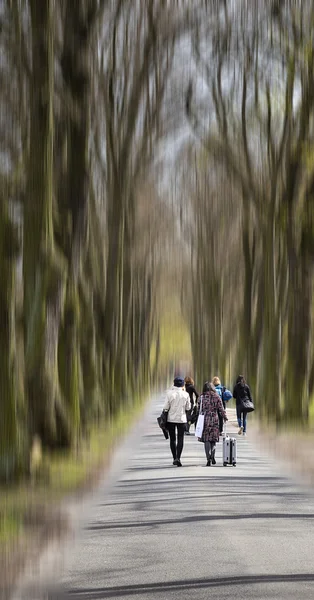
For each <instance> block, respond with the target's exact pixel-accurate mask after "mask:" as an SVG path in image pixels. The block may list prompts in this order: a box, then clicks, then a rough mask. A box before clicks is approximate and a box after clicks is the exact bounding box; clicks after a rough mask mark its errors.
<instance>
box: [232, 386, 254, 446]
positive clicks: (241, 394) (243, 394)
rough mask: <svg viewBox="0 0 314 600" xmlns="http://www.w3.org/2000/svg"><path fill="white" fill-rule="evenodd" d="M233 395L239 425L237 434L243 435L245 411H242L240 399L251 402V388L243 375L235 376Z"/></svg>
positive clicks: (244, 433) (245, 419)
mask: <svg viewBox="0 0 314 600" xmlns="http://www.w3.org/2000/svg"><path fill="white" fill-rule="evenodd" d="M233 397H234V398H235V401H236V409H237V419H238V425H239V431H238V434H239V435H241V434H242V433H243V435H244V436H245V435H246V421H247V412H246V411H244V410H243V408H242V400H250V401H251V402H253V400H252V396H251V390H250V388H249V386H248V384H247V383H246V381H245V379H244V377H243V375H239V376H238V377H237V381H236V384H235V386H234V390H233Z"/></svg>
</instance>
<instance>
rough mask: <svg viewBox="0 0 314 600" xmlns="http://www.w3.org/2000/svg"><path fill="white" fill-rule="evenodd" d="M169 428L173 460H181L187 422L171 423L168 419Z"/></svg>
mask: <svg viewBox="0 0 314 600" xmlns="http://www.w3.org/2000/svg"><path fill="white" fill-rule="evenodd" d="M167 429H168V431H169V437H170V450H171V452H172V456H173V460H176V459H178V460H180V458H181V454H182V450H183V442H184V432H185V423H169V421H168V423H167ZM176 433H177V436H178V439H177V436H176Z"/></svg>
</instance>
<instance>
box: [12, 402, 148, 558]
mask: <svg viewBox="0 0 314 600" xmlns="http://www.w3.org/2000/svg"><path fill="white" fill-rule="evenodd" d="M143 404H144V401H143V399H139V398H138V399H136V401H135V402H134V403H133V404H132V406H131V407H129V408H128V409H127V411H126V410H125V408H124V409H121V410H120V411H119V412H118V414H117V415H115V417H114V419H110V420H108V421H107V422H103V423H100V424H99V425H97V426H95V427H94V428H92V429H91V430H90V434H89V437H88V439H87V440H84V441H82V443H81V445H80V447H79V448H78V450H77V451H74V450H72V451H68V452H65V451H64V452H58V453H55V454H52V455H49V454H44V456H43V466H44V475H43V477H42V478H39V480H38V481H36V482H35V483H33V484H32V483H31V482H30V481H21V482H19V483H17V484H14V485H13V484H12V485H2V486H0V555H1V554H3V553H6V552H8V551H9V550H10V547H11V545H12V543H15V542H17V541H18V539H19V538H20V537H24V536H25V535H27V528H28V525H29V515H30V513H32V515H33V517H32V520H31V525H32V527H33V526H36V511H38V513H39V515H42V507H44V508H45V509H46V510H48V512H49V508H50V507H51V509H52V510H53V509H55V508H56V506H57V505H58V503H60V502H61V500H62V499H64V498H65V497H67V496H69V495H70V494H73V493H78V492H80V493H81V492H83V491H84V490H85V489H88V488H89V487H90V486H91V485H92V484H93V481H94V480H95V478H97V474H98V473H99V471H100V469H101V468H104V467H105V466H106V465H107V464H108V462H109V460H110V456H111V454H112V452H113V450H114V448H115V447H116V445H117V443H118V442H119V441H121V439H122V438H123V436H124V435H125V434H126V433H127V431H128V429H129V428H130V427H131V426H132V424H133V422H134V420H135V419H136V418H137V417H138V415H139V412H140V410H141V408H142V407H143ZM34 519H35V521H34ZM41 519H42V517H41V516H39V523H38V524H39V525H40V524H41V522H40V521H41Z"/></svg>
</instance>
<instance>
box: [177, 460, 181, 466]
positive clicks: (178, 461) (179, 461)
mask: <svg viewBox="0 0 314 600" xmlns="http://www.w3.org/2000/svg"><path fill="white" fill-rule="evenodd" d="M177 467H182V462H181V460H179V459H178V460H177Z"/></svg>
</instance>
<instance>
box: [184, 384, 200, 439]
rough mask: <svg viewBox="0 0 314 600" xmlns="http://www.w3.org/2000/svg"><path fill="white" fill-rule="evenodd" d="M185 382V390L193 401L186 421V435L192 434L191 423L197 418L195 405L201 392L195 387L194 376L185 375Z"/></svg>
mask: <svg viewBox="0 0 314 600" xmlns="http://www.w3.org/2000/svg"><path fill="white" fill-rule="evenodd" d="M184 383H185V391H186V392H187V393H188V394H189V396H190V402H191V409H190V410H189V411H188V413H187V414H186V416H187V423H186V429H185V433H186V435H190V427H191V423H193V422H194V423H195V422H196V420H195V418H194V407H195V406H196V403H197V399H198V397H199V393H198V392H197V390H196V388H195V385H194V381H193V379H192V377H190V376H189V375H187V376H186V377H185V379H184Z"/></svg>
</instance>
